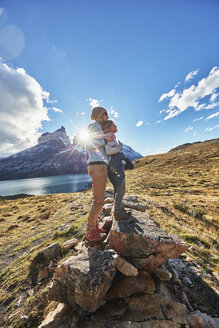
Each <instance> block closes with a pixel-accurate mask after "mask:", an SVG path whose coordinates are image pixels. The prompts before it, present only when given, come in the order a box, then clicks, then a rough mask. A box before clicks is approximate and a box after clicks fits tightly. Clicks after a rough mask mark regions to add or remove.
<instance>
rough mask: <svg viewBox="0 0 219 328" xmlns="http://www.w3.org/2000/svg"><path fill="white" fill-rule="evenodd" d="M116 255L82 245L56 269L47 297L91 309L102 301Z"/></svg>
mask: <svg viewBox="0 0 219 328" xmlns="http://www.w3.org/2000/svg"><path fill="white" fill-rule="evenodd" d="M116 258H117V254H116V253H115V252H114V251H112V250H105V251H100V250H98V249H95V248H84V249H82V251H81V253H79V254H78V255H77V256H71V257H69V258H68V259H67V260H66V261H65V262H63V263H62V264H61V265H59V266H58V267H57V268H56V271H55V274H54V279H53V283H52V286H51V287H50V290H49V298H50V299H51V300H54V301H58V302H61V303H67V304H69V305H70V306H71V307H72V308H77V307H78V306H79V307H80V308H81V309H82V310H84V311H87V312H95V311H96V310H97V309H98V308H99V307H100V306H102V305H103V304H104V303H105V299H104V297H105V295H106V293H107V292H108V290H109V288H110V286H111V284H112V281H113V279H114V276H115V274H116V268H115V265H116Z"/></svg>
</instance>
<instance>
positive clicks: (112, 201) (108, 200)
mask: <svg viewBox="0 0 219 328" xmlns="http://www.w3.org/2000/svg"><path fill="white" fill-rule="evenodd" d="M112 203H114V199H113V198H111V197H107V198H105V200H104V204H112Z"/></svg>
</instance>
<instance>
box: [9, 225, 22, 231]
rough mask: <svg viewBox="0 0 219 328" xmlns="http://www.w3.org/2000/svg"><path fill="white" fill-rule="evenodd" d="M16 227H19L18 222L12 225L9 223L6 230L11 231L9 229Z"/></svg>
mask: <svg viewBox="0 0 219 328" xmlns="http://www.w3.org/2000/svg"><path fill="white" fill-rule="evenodd" d="M18 227H19V225H18V224H12V225H10V226H9V227H8V229H7V231H11V230H13V229H16V228H18Z"/></svg>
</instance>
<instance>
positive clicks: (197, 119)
mask: <svg viewBox="0 0 219 328" xmlns="http://www.w3.org/2000/svg"><path fill="white" fill-rule="evenodd" d="M203 118H204V117H203V116H201V117H199V118H195V119H194V120H193V122H196V121H200V120H203Z"/></svg>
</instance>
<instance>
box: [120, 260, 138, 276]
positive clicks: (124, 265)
mask: <svg viewBox="0 0 219 328" xmlns="http://www.w3.org/2000/svg"><path fill="white" fill-rule="evenodd" d="M116 269H117V270H118V271H120V272H121V273H122V274H124V275H125V276H137V275H138V269H136V268H135V267H134V266H133V265H131V264H130V263H129V262H127V261H126V260H124V259H123V258H122V257H121V256H119V257H118V258H117V259H116Z"/></svg>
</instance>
